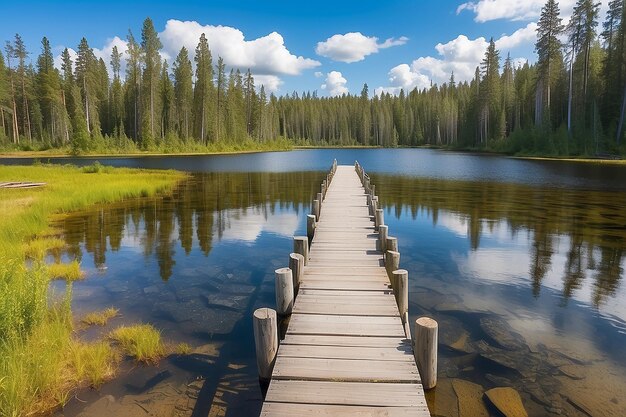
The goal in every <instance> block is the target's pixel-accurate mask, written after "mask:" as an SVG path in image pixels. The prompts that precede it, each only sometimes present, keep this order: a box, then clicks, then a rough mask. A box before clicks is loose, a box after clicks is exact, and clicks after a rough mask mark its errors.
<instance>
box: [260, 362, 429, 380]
mask: <svg viewBox="0 0 626 417" xmlns="http://www.w3.org/2000/svg"><path fill="white" fill-rule="evenodd" d="M280 379H298V380H306V381H350V382H381V381H386V382H399V383H419V382H420V379H419V373H418V372H417V368H416V367H415V364H413V363H411V362H406V361H380V360H379V361H375V360H359V359H350V360H345V359H324V358H289V357H283V356H278V357H277V358H276V363H275V364H274V372H273V374H272V380H280Z"/></svg>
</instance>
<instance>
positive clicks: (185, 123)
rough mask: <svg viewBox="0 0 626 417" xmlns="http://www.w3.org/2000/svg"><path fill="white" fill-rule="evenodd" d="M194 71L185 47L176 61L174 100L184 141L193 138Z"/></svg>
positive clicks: (180, 133) (180, 134)
mask: <svg viewBox="0 0 626 417" xmlns="http://www.w3.org/2000/svg"><path fill="white" fill-rule="evenodd" d="M192 77H193V69H192V67H191V61H190V60H189V53H188V52H187V48H185V47H184V46H183V47H182V48H181V49H180V52H179V53H178V56H177V57H176V61H174V100H175V103H176V106H175V107H176V113H177V115H178V120H177V125H178V134H179V136H180V137H182V138H183V139H189V138H190V137H191V127H192V123H191V122H192V106H193V82H192Z"/></svg>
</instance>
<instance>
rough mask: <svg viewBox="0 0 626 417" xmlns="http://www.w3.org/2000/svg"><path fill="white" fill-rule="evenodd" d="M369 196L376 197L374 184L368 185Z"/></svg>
mask: <svg viewBox="0 0 626 417" xmlns="http://www.w3.org/2000/svg"><path fill="white" fill-rule="evenodd" d="M369 193H370V194H371V195H376V184H370V192H369Z"/></svg>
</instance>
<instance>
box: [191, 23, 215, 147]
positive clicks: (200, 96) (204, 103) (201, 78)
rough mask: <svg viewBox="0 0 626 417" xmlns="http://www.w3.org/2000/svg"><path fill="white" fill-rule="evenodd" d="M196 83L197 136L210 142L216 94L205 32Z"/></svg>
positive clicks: (198, 56)
mask: <svg viewBox="0 0 626 417" xmlns="http://www.w3.org/2000/svg"><path fill="white" fill-rule="evenodd" d="M194 59H195V61H196V84H195V89H194V124H195V126H196V135H197V136H196V137H197V138H198V139H200V141H201V142H202V143H204V144H206V143H208V137H209V120H214V119H213V118H212V117H211V116H213V113H214V111H213V106H211V99H212V98H213V96H214V91H213V90H214V85H213V58H212V57H211V50H210V49H209V42H208V41H207V38H206V36H205V34H204V33H203V34H202V35H200V41H199V42H198V46H197V47H196V56H195V58H194Z"/></svg>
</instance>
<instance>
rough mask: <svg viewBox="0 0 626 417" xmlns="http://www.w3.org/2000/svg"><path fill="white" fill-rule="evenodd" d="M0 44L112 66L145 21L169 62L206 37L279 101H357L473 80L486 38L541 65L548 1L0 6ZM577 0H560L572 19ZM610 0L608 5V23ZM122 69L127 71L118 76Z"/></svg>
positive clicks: (114, 0) (26, 0) (234, 0)
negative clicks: (81, 49)
mask: <svg viewBox="0 0 626 417" xmlns="http://www.w3.org/2000/svg"><path fill="white" fill-rule="evenodd" d="M3 3H5V4H3V5H2V8H1V10H2V13H1V14H0V40H2V41H7V40H12V39H13V37H14V35H15V34H16V33H19V34H20V35H21V36H22V38H23V39H24V41H25V43H26V45H27V47H28V49H29V51H30V52H31V56H30V59H31V60H32V62H33V63H34V62H35V60H36V56H37V55H38V54H39V53H40V51H41V38H42V37H44V36H46V37H48V39H49V40H50V43H51V45H52V46H53V52H54V53H55V55H56V62H57V64H58V63H60V59H59V56H60V53H61V51H62V50H63V49H64V48H66V47H67V48H69V49H70V52H73V51H74V50H75V49H77V45H78V43H79V41H80V39H81V38H82V37H85V38H86V39H87V41H88V42H89V45H90V46H91V47H92V48H94V52H95V54H96V56H97V57H99V58H100V57H101V58H103V59H104V60H105V62H107V64H108V63H109V61H110V54H111V50H112V48H113V46H114V45H117V47H118V49H119V50H120V51H123V50H125V48H126V39H127V35H128V32H129V30H130V31H132V33H133V34H134V36H135V38H136V39H138V40H140V39H141V27H142V23H143V21H144V19H145V18H146V17H150V18H151V19H152V20H153V22H154V26H155V28H156V30H157V31H158V32H159V36H160V39H161V42H162V44H163V49H162V51H161V55H162V56H163V58H164V59H166V60H167V61H168V62H169V63H170V64H171V63H172V62H173V60H174V58H175V57H176V55H177V54H178V51H179V50H180V48H181V47H182V46H185V47H187V49H188V50H189V51H190V53H191V55H192V56H193V51H194V49H195V46H196V45H197V43H198V39H199V37H200V35H201V34H202V33H205V35H206V36H207V39H208V41H209V46H210V48H211V51H212V53H213V56H214V58H215V59H216V57H217V56H221V57H222V58H224V61H225V63H226V65H227V67H228V68H236V69H240V70H242V71H246V70H247V69H248V68H249V69H250V70H251V71H252V73H253V74H254V76H255V81H256V84H257V87H259V86H260V85H261V84H262V85H264V86H265V88H266V90H268V91H270V92H273V93H274V94H277V95H284V94H291V93H293V92H294V91H295V92H298V93H301V92H304V91H309V92H314V91H315V92H317V94H318V95H320V96H335V95H341V94H344V93H350V94H360V92H361V90H362V88H363V85H364V84H365V83H367V85H368V87H369V92H370V95H372V94H374V93H380V92H382V91H386V92H390V93H394V94H397V93H398V92H399V91H400V89H404V90H411V89H413V88H415V87H418V88H425V87H428V86H429V85H430V84H431V82H432V83H436V84H442V83H444V82H446V81H448V80H449V79H450V75H451V73H452V72H454V75H455V79H456V81H462V80H469V79H470V78H471V77H472V76H473V75H474V70H475V68H476V66H477V65H478V64H479V63H480V61H481V60H482V58H483V56H484V53H485V49H486V47H487V44H488V42H489V39H490V38H493V39H494V40H495V41H496V46H497V48H498V49H499V51H500V56H501V58H502V59H504V58H505V57H506V56H507V55H508V54H510V56H511V58H513V59H514V61H515V62H516V64H518V65H519V64H520V63H523V62H525V61H526V60H528V61H530V62H535V61H536V55H535V52H534V44H535V40H536V34H535V28H536V22H537V20H538V16H539V13H540V11H541V7H542V6H543V4H544V0H474V1H469V2H467V1H464V0H428V1H427V0H405V1H399V0H378V1H376V0H374V1H370V0H360V1H340V0H334V1H327V0H316V1H306V0H295V1H294V0H274V1H266V0H231V1H211V0H204V1H184V0H177V1H168V2H162V1H156V0H153V1H131V0H126V1H119V0H107V1H106V2H94V1H64V0H57V1H34V0H21V1H14V2H8V1H7V2H4V1H3ZM574 3H575V0H561V1H559V4H560V7H561V14H562V16H563V17H564V19H565V20H566V21H567V19H568V17H569V15H570V14H571V10H572V7H573V5H574ZM607 3H608V0H602V8H601V18H600V20H601V21H603V20H604V17H605V14H606V9H607V7H606V5H607ZM123 69H124V67H122V70H123Z"/></svg>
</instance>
